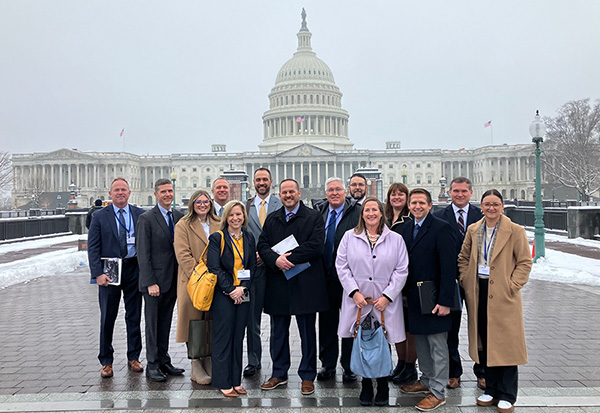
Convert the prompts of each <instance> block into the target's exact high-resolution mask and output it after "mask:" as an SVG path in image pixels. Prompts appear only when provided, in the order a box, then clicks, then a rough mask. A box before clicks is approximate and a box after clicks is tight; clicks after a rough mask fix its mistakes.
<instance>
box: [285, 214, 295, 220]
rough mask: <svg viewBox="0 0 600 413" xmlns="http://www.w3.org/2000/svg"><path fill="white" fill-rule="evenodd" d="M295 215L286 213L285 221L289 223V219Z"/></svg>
mask: <svg viewBox="0 0 600 413" xmlns="http://www.w3.org/2000/svg"><path fill="white" fill-rule="evenodd" d="M294 215H296V214H294V213H293V212H288V213H287V214H286V215H285V216H286V221H289V220H290V219H292V217H293V216H294Z"/></svg>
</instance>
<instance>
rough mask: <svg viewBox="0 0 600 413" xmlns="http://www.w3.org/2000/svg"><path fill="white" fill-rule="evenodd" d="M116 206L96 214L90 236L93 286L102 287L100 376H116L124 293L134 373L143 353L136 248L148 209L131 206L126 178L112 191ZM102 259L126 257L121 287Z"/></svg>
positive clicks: (129, 357) (116, 182)
mask: <svg viewBox="0 0 600 413" xmlns="http://www.w3.org/2000/svg"><path fill="white" fill-rule="evenodd" d="M108 194H109V195H110V197H111V198H112V201H113V203H112V205H108V206H107V207H105V208H102V209H100V210H98V211H96V212H95V213H94V215H93V218H92V222H91V223H90V229H89V233H88V261H89V264H90V273H91V276H92V280H91V283H92V284H94V283H95V284H98V299H99V301H100V353H99V354H98V359H99V360H100V364H102V370H101V372H100V375H101V376H102V377H103V378H108V377H112V376H113V368H112V364H113V353H114V349H113V346H112V339H113V332H114V328H115V321H116V319H117V313H118V312H119V303H120V301H121V292H123V301H124V302H125V325H126V327H127V360H128V368H129V370H131V371H135V372H141V371H143V370H144V367H143V366H142V365H141V363H140V362H139V357H140V353H141V352H142V333H141V329H140V319H141V317H142V295H141V294H140V292H139V291H138V276H139V268H138V262H137V254H136V249H135V235H136V227H137V222H138V218H139V216H140V215H142V213H143V212H144V210H143V209H142V208H138V207H135V206H132V205H129V204H128V201H129V196H130V195H131V191H130V190H129V184H128V183H127V181H126V180H125V178H115V180H114V181H113V182H112V183H111V185H110V191H109V192H108ZM102 258H122V267H121V284H120V285H109V284H108V282H109V278H108V276H107V275H106V274H105V273H104V263H103V262H102Z"/></svg>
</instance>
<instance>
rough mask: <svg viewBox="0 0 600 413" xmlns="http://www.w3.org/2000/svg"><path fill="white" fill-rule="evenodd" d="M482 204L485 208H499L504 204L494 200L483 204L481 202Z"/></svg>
mask: <svg viewBox="0 0 600 413" xmlns="http://www.w3.org/2000/svg"><path fill="white" fill-rule="evenodd" d="M481 206H482V207H484V208H492V207H493V208H496V209H498V208H500V207H501V206H502V204H501V203H499V202H494V203H491V202H484V203H483V204H481Z"/></svg>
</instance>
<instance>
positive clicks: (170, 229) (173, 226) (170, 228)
mask: <svg viewBox="0 0 600 413" xmlns="http://www.w3.org/2000/svg"><path fill="white" fill-rule="evenodd" d="M167 217H168V218H169V231H171V239H173V236H174V235H175V224H174V223H173V212H171V211H167Z"/></svg>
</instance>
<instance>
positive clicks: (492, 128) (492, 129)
mask: <svg viewBox="0 0 600 413" xmlns="http://www.w3.org/2000/svg"><path fill="white" fill-rule="evenodd" d="M490 136H491V139H492V145H494V125H490Z"/></svg>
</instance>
